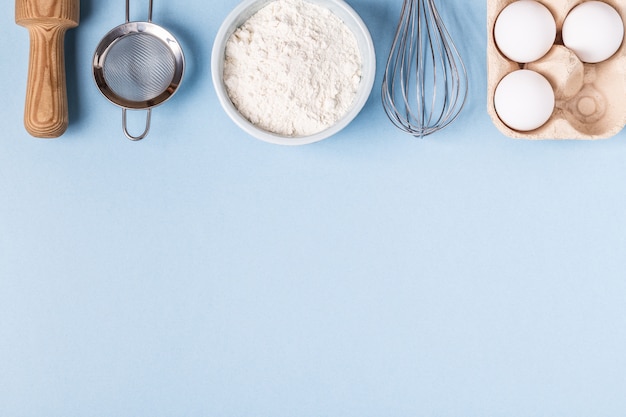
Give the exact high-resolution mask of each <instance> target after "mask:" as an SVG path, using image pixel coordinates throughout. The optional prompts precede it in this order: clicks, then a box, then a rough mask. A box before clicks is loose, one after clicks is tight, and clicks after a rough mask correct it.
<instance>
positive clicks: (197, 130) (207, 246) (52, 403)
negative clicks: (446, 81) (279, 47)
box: [0, 0, 626, 417]
mask: <svg viewBox="0 0 626 417" xmlns="http://www.w3.org/2000/svg"><path fill="white" fill-rule="evenodd" d="M235 4H236V1H235V0H229V1H215V2H205V1H200V0H190V1H187V2H166V1H158V0H157V1H156V2H155V13H154V20H155V22H156V23H159V24H161V25H163V26H165V27H166V28H168V29H169V30H170V31H172V32H173V33H174V34H175V35H177V37H178V38H179V40H180V42H181V43H182V44H183V48H184V50H185V52H186V55H187V60H188V71H187V74H186V78H185V80H184V81H183V85H182V86H181V89H180V92H179V93H177V95H176V96H175V97H174V98H173V99H172V100H170V101H168V102H167V103H165V104H164V105H163V106H161V107H158V108H156V109H155V110H154V112H153V129H152V132H151V133H150V135H149V136H148V138H147V139H145V140H144V141H142V142H139V143H132V142H130V141H128V140H126V139H125V138H124V137H123V135H122V133H121V128H120V118H121V115H120V110H119V109H118V108H117V107H115V106H114V105H112V104H110V103H109V102H108V101H107V100H106V99H105V98H104V97H102V96H101V95H100V93H99V92H98V90H97V88H96V87H95V85H94V83H93V81H92V79H91V69H90V61H91V56H92V53H93V51H94V49H95V47H96V45H97V43H98V42H99V40H100V38H101V37H102V36H103V35H104V34H105V33H106V32H107V31H108V30H109V29H111V28H113V27H114V26H116V25H117V24H119V23H121V22H122V21H123V19H124V2H122V1H117V2H104V1H95V0H89V1H82V4H81V6H82V14H81V18H82V20H81V25H80V27H79V28H78V29H76V30H73V31H72V32H70V33H68V38H67V44H66V46H67V53H68V73H69V97H70V116H71V124H70V128H69V130H68V131H67V133H66V134H65V135H64V136H63V137H62V138H60V139H56V140H37V139H33V138H31V137H29V136H28V135H27V134H26V133H25V131H24V129H23V126H22V122H21V119H22V114H23V102H24V92H25V89H26V70H27V60H28V36H27V31H26V30H25V29H23V28H21V27H19V26H16V25H15V24H14V21H13V14H12V13H9V11H7V12H6V13H3V14H2V15H1V17H0V28H2V29H1V31H2V36H0V51H2V59H1V60H0V73H1V74H2V77H3V81H4V82H3V83H2V84H1V85H0V89H1V93H2V100H0V110H1V112H0V114H1V117H2V120H1V121H2V127H3V133H2V134H0V416H3V417H26V416H28V417H31V416H33V417H35V416H37V417H39V416H42V417H43V416H45V417H55V416H59V417H61V416H62V417H73V416H117V417H119V416H129V417H130V416H150V417H156V416H211V417H218V416H268V417H269V416H272V417H280V416H285V417H296V416H298V417H299V416H311V417H313V416H315V417H319V416H332V417H346V416H355V417H356V416H358V417H366V416H372V417H373V416H398V417H400V416H402V417H403V416H551V417H552V416H569V417H574V416H581V417H583V416H604V417H611V416H616V417H617V416H624V415H625V413H626V395H625V393H626V353H625V352H626V268H625V267H626V262H625V255H626V221H625V218H626V132H622V133H620V134H618V135H617V136H616V137H614V138H613V139H610V140H607V141H600V142H575V141H558V142H553V141H543V142H528V141H519V140H513V139H509V138H506V137H504V136H503V135H502V134H501V133H499V131H498V130H497V129H496V128H495V127H494V126H493V124H492V123H491V121H490V119H489V117H488V115H487V112H486V97H485V95H486V63H485V61H486V57H485V49H486V34H485V26H486V4H485V2H484V1H482V0H480V1H474V0H473V1H471V2H470V1H466V0H451V1H445V2H443V1H442V2H439V4H440V5H441V6H440V7H441V9H442V10H441V11H442V13H443V14H444V18H445V19H446V21H447V22H448V26H449V28H450V30H451V32H452V34H453V36H455V37H456V38H457V39H458V43H459V46H460V48H461V52H462V55H463V56H464V57H465V59H466V62H467V65H468V68H469V71H470V76H471V89H472V90H471V96H470V99H469V102H468V105H467V108H466V109H465V110H464V112H463V113H462V116H461V117H460V119H459V120H458V121H457V122H455V123H454V124H453V125H451V126H450V127H449V128H447V129H446V130H445V131H443V132H441V133H440V134H437V135H435V136H432V137H429V138H427V139H424V140H418V139H413V138H411V137H408V136H405V135H404V134H402V133H400V132H398V131H396V130H394V128H393V127H392V126H391V124H390V123H389V122H388V121H387V119H386V117H385V115H384V112H383V111H382V108H381V105H380V104H379V103H380V91H379V90H380V82H381V78H382V68H383V65H384V60H385V57H386V55H387V52H388V46H389V44H390V42H391V38H392V35H393V29H394V28H395V24H396V20H397V18H398V13H399V9H400V1H399V0H351V1H350V4H351V5H352V6H353V7H354V8H355V9H356V10H357V11H358V12H359V13H360V14H361V16H362V18H363V20H364V21H365V22H366V23H367V24H368V26H369V28H370V31H371V33H372V36H373V38H374V40H375V43H376V48H377V52H378V69H379V74H378V76H377V80H376V83H375V85H374V91H373V93H372V96H371V99H370V101H369V102H368V104H367V105H366V107H365V108H364V110H363V112H362V113H361V114H360V115H359V116H358V117H357V118H356V119H355V120H354V122H353V123H352V124H351V125H350V126H348V128H346V129H345V130H344V131H342V132H341V133H340V134H338V135H336V136H334V137H332V138H330V139H327V140H325V141H322V142H320V143H317V144H313V145H308V146H304V147H295V148H294V147H280V146H277V145H271V144H267V143H264V142H261V141H258V140H255V139H253V138H251V137H249V136H247V135H246V134H244V133H243V132H242V131H240V130H239V129H238V128H237V127H236V126H235V125H234V124H233V123H232V122H231V121H230V119H228V118H227V117H226V115H225V114H224V112H223V111H222V109H221V108H220V107H219V104H218V101H217V99H216V97H215V95H214V90H213V87H212V84H211V81H210V72H209V68H210V58H209V57H210V51H211V46H212V42H213V38H214V35H215V33H216V32H217V29H218V27H219V25H220V23H221V21H222V19H223V18H224V17H225V16H226V15H227V14H228V12H229V11H230V10H231V9H232V8H233V7H234V6H235ZM7 6H8V4H7ZM140 7H143V5H142V4H139V5H137V8H138V9H139V8H140ZM10 8H11V7H9V9H10ZM142 16H143V15H140V16H139V18H141V17H142Z"/></svg>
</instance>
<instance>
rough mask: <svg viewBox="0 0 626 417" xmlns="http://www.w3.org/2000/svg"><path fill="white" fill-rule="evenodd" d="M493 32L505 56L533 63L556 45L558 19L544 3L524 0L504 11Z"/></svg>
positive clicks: (513, 59) (517, 60)
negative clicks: (556, 20) (556, 19)
mask: <svg viewBox="0 0 626 417" xmlns="http://www.w3.org/2000/svg"><path fill="white" fill-rule="evenodd" d="M493 35H494V39H495V42H496V45H497V46H498V49H500V52H502V54H504V56H506V57H507V58H509V59H510V60H512V61H515V62H520V63H528V62H533V61H536V60H538V59H539V58H541V57H542V56H544V55H545V54H546V53H547V52H548V51H549V50H550V48H552V45H553V44H554V41H555V39H556V22H555V21H554V17H553V16H552V13H550V10H548V8H547V7H546V6H544V5H543V4H541V3H539V2H536V1H534V0H520V1H516V2H514V3H511V4H509V5H508V6H507V7H505V8H504V9H503V10H502V11H501V12H500V14H499V15H498V18H497V19H496V24H495V27H494V34H493Z"/></svg>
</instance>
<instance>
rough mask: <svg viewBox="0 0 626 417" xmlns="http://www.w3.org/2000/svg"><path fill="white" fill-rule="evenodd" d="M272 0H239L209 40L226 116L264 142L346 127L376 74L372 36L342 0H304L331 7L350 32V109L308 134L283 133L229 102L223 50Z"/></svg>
mask: <svg viewBox="0 0 626 417" xmlns="http://www.w3.org/2000/svg"><path fill="white" fill-rule="evenodd" d="M272 1H274V0H243V1H242V2H241V3H239V5H238V6H237V7H235V8H234V9H233V11H232V12H230V14H229V15H228V16H227V17H226V19H225V20H224V22H223V23H222V26H221V27H220V29H219V31H218V32H217V35H216V37H215V42H214V43H213V52H212V54H211V75H212V78H213V85H214V86H215V91H216V93H217V97H218V99H219V101H220V103H221V105H222V107H223V108H224V111H225V112H226V114H228V116H229V117H230V118H231V119H232V120H233V121H234V122H235V123H236V124H237V125H238V126H239V127H240V128H241V129H243V130H244V131H245V132H247V133H248V134H250V135H252V136H254V137H255V138H257V139H261V140H263V141H266V142H270V143H275V144H279V145H305V144H308V143H313V142H317V141H320V140H322V139H326V138H328V137H330V136H332V135H334V134H335V133H337V132H339V131H340V130H341V129H343V128H344V127H346V126H347V125H348V124H349V123H350V122H351V121H352V120H353V119H354V118H355V117H356V116H357V114H359V112H360V111H361V109H362V108H363V106H364V105H365V102H366V101H367V99H368V98H369V95H370V92H371V91H372V86H373V85H374V78H375V75H376V54H375V51H374V44H373V42H372V37H371V35H370V33H369V30H368V29H367V26H365V23H363V20H361V18H360V16H359V15H358V14H357V13H356V12H355V11H354V10H353V9H352V8H351V7H350V6H349V5H348V4H347V3H346V2H344V1H343V0H306V1H308V2H310V3H313V4H317V5H319V6H322V7H326V8H327V9H329V10H330V11H332V12H333V13H334V14H335V15H336V16H337V17H338V18H339V19H341V20H342V21H343V22H344V23H345V24H346V26H348V28H349V29H350V30H352V32H353V33H354V36H355V37H356V41H357V45H358V47H359V50H360V52H361V60H362V69H361V82H360V84H359V88H358V91H357V95H356V97H355V98H354V102H353V103H352V106H351V108H350V110H348V112H347V113H346V114H345V115H344V116H343V117H342V118H341V119H339V120H338V121H337V122H336V123H335V124H334V125H332V126H330V127H329V128H327V129H325V130H323V131H321V132H319V133H316V134H313V135H308V136H296V137H293V136H284V135H279V134H276V133H272V132H268V131H266V130H263V129H261V128H259V127H257V126H255V125H254V124H252V123H251V122H250V121H248V120H247V119H246V118H245V117H244V116H242V115H241V114H240V113H239V111H237V108H236V107H235V105H234V104H233V103H232V102H231V100H230V98H229V96H228V93H227V91H226V86H225V85H224V80H223V76H222V74H223V72H224V50H225V48H226V42H227V41H228V38H229V37H230V35H232V33H233V32H234V31H235V30H236V29H237V28H238V27H239V26H241V25H242V24H243V23H244V22H245V21H246V20H248V19H249V18H250V16H252V15H253V14H255V13H256V12H257V11H259V10H260V9H261V8H263V7H264V6H265V5H267V4H268V3H271V2H272Z"/></svg>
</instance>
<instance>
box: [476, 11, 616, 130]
mask: <svg viewBox="0 0 626 417" xmlns="http://www.w3.org/2000/svg"><path fill="white" fill-rule="evenodd" d="M514 1H515V0H487V70H488V74H487V94H488V97H487V110H488V113H489V115H490V116H491V119H492V120H493V123H494V124H495V126H496V127H497V128H498V129H499V130H500V131H501V132H502V133H504V134H505V135H506V136H509V137H512V138H519V139H606V138H609V137H611V136H614V135H616V134H617V133H618V132H619V131H621V130H622V129H623V128H624V126H625V125H626V41H625V42H623V43H622V45H621V47H620V48H619V50H618V51H617V52H616V53H615V54H614V55H613V56H612V57H611V58H609V59H608V60H606V61H603V62H600V63H597V64H587V63H583V62H581V61H580V60H579V59H578V57H577V56H576V55H575V54H574V52H572V51H571V50H569V49H568V48H566V47H565V46H563V42H562V40H561V28H562V27H563V22H564V20H565V17H566V16H567V14H568V13H569V12H570V11H571V10H572V9H573V8H574V7H576V6H578V5H579V4H581V3H583V2H584V1H585V0H539V2H540V3H542V4H543V5H544V6H546V7H547V8H548V9H549V10H550V12H551V13H552V15H553V16H554V19H555V21H556V27H557V36H556V41H555V44H554V45H553V47H552V48H551V49H550V51H549V52H548V53H547V54H546V55H545V56H544V57H542V58H541V59H539V60H538V61H534V62H531V63H528V64H520V63H517V62H513V61H511V60H509V59H508V58H506V57H505V56H504V55H503V54H502V53H501V52H500V51H499V50H498V47H497V46H496V43H495V39H494V25H495V22H496V19H497V17H498V15H499V14H500V12H501V11H502V10H503V9H504V8H505V7H506V6H508V5H509V4H511V3H513V2H514ZM604 3H606V4H608V5H610V6H612V7H613V8H614V9H615V10H617V12H618V13H619V14H620V16H621V17H622V21H624V22H626V2H624V1H623V0H604ZM529 30H532V28H529ZM519 69H529V70H533V71H536V72H538V73H540V74H541V75H543V76H544V77H546V79H547V80H548V81H549V82H550V84H551V85H552V87H553V89H554V95H555V109H554V112H553V113H552V115H551V117H550V119H549V120H548V121H547V122H546V123H545V124H544V125H543V126H541V127H539V128H537V129H535V130H532V131H528V132H520V131H516V130H513V129H511V128H510V127H508V126H507V125H506V124H504V123H503V122H502V120H500V118H499V117H498V114H497V113H496V110H495V106H494V94H495V90H496V87H497V86H498V83H499V82H500V80H502V78H504V77H505V76H506V75H507V74H509V73H511V72H513V71H516V70H519Z"/></svg>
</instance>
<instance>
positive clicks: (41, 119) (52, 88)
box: [15, 0, 79, 138]
mask: <svg viewBox="0 0 626 417" xmlns="http://www.w3.org/2000/svg"><path fill="white" fill-rule="evenodd" d="M15 21H16V23H17V24H19V25H21V26H24V27H26V28H27V29H28V32H29V34H30V55H29V65H28V81H27V87H26V103H25V108H24V127H25V128H26V130H27V131H28V133H30V134H31V135H32V136H35V137H39V138H54V137H59V136H61V135H62V134H63V133H64V132H65V130H66V129H67V126H68V124H69V116H68V106H67V89H66V79H65V55H64V39H65V32H66V31H67V29H69V28H72V27H76V26H77V25H78V21H79V1H78V0H17V1H16V3H15Z"/></svg>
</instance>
